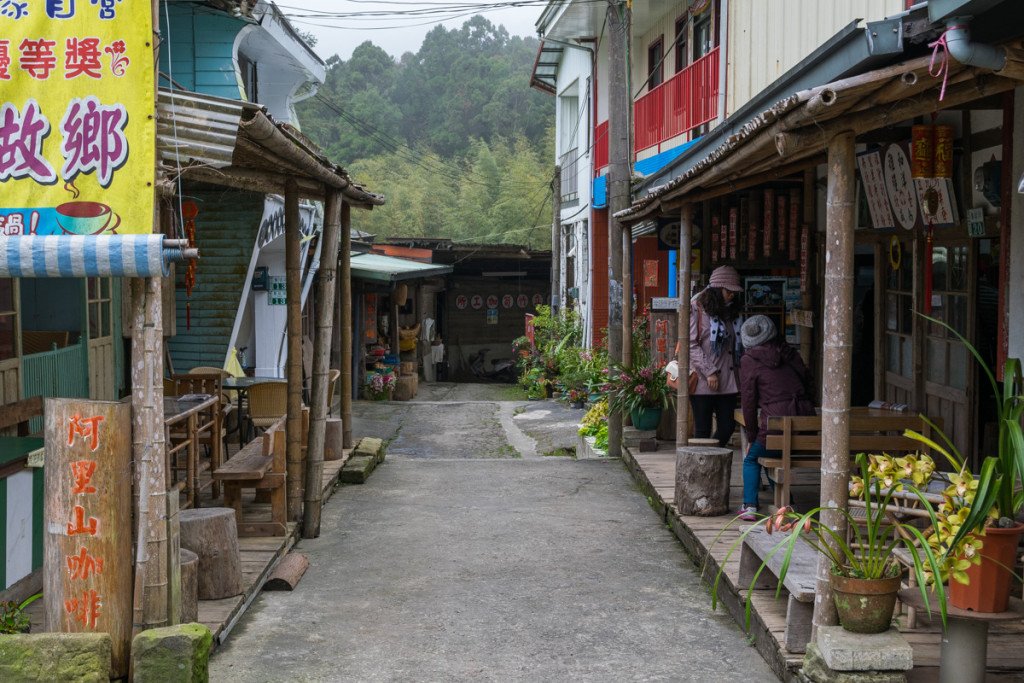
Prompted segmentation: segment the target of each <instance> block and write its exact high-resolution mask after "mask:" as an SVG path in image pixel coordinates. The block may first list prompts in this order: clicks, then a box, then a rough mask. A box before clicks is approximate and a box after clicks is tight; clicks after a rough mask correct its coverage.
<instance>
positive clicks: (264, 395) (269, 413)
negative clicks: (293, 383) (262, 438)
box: [248, 382, 288, 431]
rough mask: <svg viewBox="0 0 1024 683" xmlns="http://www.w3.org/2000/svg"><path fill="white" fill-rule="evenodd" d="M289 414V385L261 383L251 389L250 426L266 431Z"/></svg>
mask: <svg viewBox="0 0 1024 683" xmlns="http://www.w3.org/2000/svg"><path fill="white" fill-rule="evenodd" d="M287 412H288V383H287V382H260V383H258V384H253V385H252V386H251V387H249V413H248V422H249V426H251V427H252V428H253V430H254V431H255V430H256V429H260V430H266V429H267V428H268V427H270V426H271V425H272V424H274V423H275V422H276V421H277V420H278V418H280V417H281V416H282V415H285V414H287Z"/></svg>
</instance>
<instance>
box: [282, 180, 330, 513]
mask: <svg viewBox="0 0 1024 683" xmlns="http://www.w3.org/2000/svg"><path fill="white" fill-rule="evenodd" d="M321 196H323V195H321ZM301 227H302V226H301V225H300V220H299V193H298V185H297V184H296V182H295V181H294V180H289V181H288V182H287V183H286V184H285V195H284V258H285V292H286V296H287V297H288V312H287V321H288V365H287V373H286V375H287V377H288V420H287V422H286V424H285V433H286V434H287V441H286V445H285V453H286V459H287V472H288V486H287V490H288V494H287V495H288V505H287V508H288V519H289V520H291V521H294V520H298V519H299V518H300V517H301V516H302V488H303V478H302V461H303V458H302V433H301V430H302V275H301V272H302V269H301V266H302V264H301V263H299V257H300V252H301V249H300V247H301V245H300V241H301V240H302V230H301Z"/></svg>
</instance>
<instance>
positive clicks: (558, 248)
mask: <svg viewBox="0 0 1024 683" xmlns="http://www.w3.org/2000/svg"><path fill="white" fill-rule="evenodd" d="M551 207H552V214H554V218H553V219H552V221H551V310H552V312H554V311H556V310H561V309H562V307H563V306H565V302H564V301H562V293H563V291H564V289H565V288H564V287H562V167H561V166H559V165H558V164H555V177H554V178H552V179H551Z"/></svg>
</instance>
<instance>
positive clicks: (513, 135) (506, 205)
mask: <svg viewBox="0 0 1024 683" xmlns="http://www.w3.org/2000/svg"><path fill="white" fill-rule="evenodd" d="M537 48H538V41H537V40H536V39H534V38H525V39H524V38H520V37H518V36H515V37H509V35H508V32H507V31H506V30H505V29H504V27H501V26H497V27H495V26H494V25H493V24H491V22H489V21H488V20H486V19H484V18H483V17H481V16H475V17H473V18H471V19H469V20H468V21H466V22H465V23H464V24H463V25H462V27H461V28H459V29H452V30H448V29H446V28H444V27H443V26H437V27H436V28H434V29H433V30H431V31H430V33H428V34H427V36H426V38H425V39H424V41H423V45H422V46H421V47H420V49H419V51H418V52H416V53H412V52H406V53H405V54H404V55H403V56H402V57H401V59H400V60H397V61H396V60H395V59H394V58H392V57H391V56H390V55H389V54H387V53H386V52H385V51H384V50H383V49H381V48H379V47H377V46H375V45H374V44H373V43H372V42H370V41H367V42H364V43H363V44H361V45H360V46H358V47H357V48H356V49H355V51H354V52H353V53H352V57H351V58H350V59H349V60H347V61H346V60H342V59H340V58H338V57H337V56H333V57H331V58H329V59H328V60H327V81H326V83H325V84H324V86H323V87H322V88H321V89H320V91H319V92H318V93H317V94H316V95H315V96H314V97H312V98H310V99H307V100H305V101H304V102H302V103H300V104H299V105H298V107H297V113H298V116H299V121H300V122H301V124H302V132H303V133H304V134H305V135H306V136H308V137H309V138H311V139H312V140H313V141H314V142H316V143H317V144H318V145H320V146H321V148H323V150H324V152H325V153H326V154H327V156H328V158H330V159H331V160H332V161H334V162H336V163H339V164H341V165H343V166H344V167H345V168H346V169H347V170H348V171H349V173H351V175H352V177H353V178H354V179H355V180H356V182H358V183H360V184H363V185H365V186H366V187H367V189H369V190H371V191H372V192H379V193H382V194H384V195H385V197H386V199H387V203H386V204H385V205H384V206H382V207H377V208H375V209H374V210H373V211H370V212H365V211H354V212H353V213H352V226H353V227H355V228H357V229H359V230H362V231H365V232H369V233H372V234H374V235H377V236H379V237H390V236H397V237H447V238H451V239H453V240H459V241H466V242H499V243H516V244H529V245H530V246H532V247H533V248H539V249H547V248H549V247H550V244H551V234H550V233H551V227H550V226H551V211H552V208H551V180H552V174H553V172H554V147H553V145H554V111H555V98H554V97H551V96H550V95H546V94H544V93H541V92H539V91H537V90H535V89H531V88H530V87H529V80H530V72H531V69H532V68H533V63H534V60H535V59H536V56H537ZM316 49H317V51H318V52H321V53H325V52H330V49H331V47H330V45H324V44H320V45H318V46H317V47H316Z"/></svg>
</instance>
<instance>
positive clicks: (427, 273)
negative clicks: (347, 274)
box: [352, 254, 452, 282]
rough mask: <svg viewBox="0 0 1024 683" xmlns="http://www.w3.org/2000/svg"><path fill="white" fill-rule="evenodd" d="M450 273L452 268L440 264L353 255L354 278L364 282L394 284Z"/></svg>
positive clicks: (374, 255) (390, 257) (371, 255)
mask: <svg viewBox="0 0 1024 683" xmlns="http://www.w3.org/2000/svg"><path fill="white" fill-rule="evenodd" d="M450 272H452V267H451V266H444V265H441V264H438V263H418V262H416V261H407V260H405V259H400V258H395V257H394V256H383V255H381V254H352V277H353V278H359V279H362V280H379V281H382V282H394V281H396V280H408V279H410V278H417V277H432V276H434V275H444V274H445V273H450Z"/></svg>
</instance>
